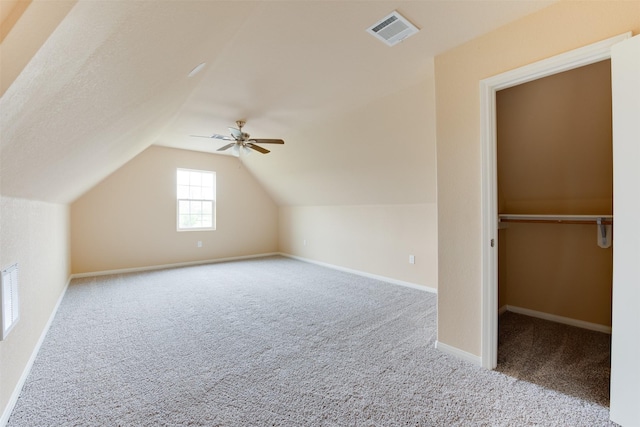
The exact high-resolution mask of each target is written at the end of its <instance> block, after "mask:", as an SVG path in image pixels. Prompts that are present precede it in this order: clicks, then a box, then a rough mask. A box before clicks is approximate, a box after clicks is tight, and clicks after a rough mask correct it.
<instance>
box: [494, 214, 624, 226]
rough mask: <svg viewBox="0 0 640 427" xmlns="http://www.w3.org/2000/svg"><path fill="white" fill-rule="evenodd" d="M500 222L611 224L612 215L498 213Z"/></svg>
mask: <svg viewBox="0 0 640 427" xmlns="http://www.w3.org/2000/svg"><path fill="white" fill-rule="evenodd" d="M498 221H500V222H526V223H554V224H599V225H611V224H613V215H536V214H532V215H527V214H498Z"/></svg>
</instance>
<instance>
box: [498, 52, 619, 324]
mask: <svg viewBox="0 0 640 427" xmlns="http://www.w3.org/2000/svg"><path fill="white" fill-rule="evenodd" d="M496 113H497V132H498V144H497V155H498V207H499V208H498V211H499V213H510V214H572V215H587V214H611V213H612V212H613V158H612V155H613V150H612V132H611V61H609V60H607V61H602V62H598V63H595V64H591V65H588V66H585V67H580V68H577V69H574V70H571V71H567V72H564V73H560V74H555V75H553V76H549V77H546V78H543V79H539V80H535V81H532V82H529V83H526V84H523V85H518V86H515V87H512V88H509V89H505V90H501V91H499V92H498V93H497V95H496ZM596 233H597V227H596V226H595V225H566V224H565V225H558V224H551V225H542V224H508V228H507V229H505V230H502V231H500V233H499V236H498V237H499V247H500V253H499V258H498V265H499V267H500V274H499V276H498V281H499V286H500V296H501V297H502V298H501V299H500V301H499V306H503V305H511V306H516V307H520V308H527V309H531V310H536V311H541V312H544V313H550V314H554V315H558V316H563V317H568V318H572V319H577V320H582V321H586V322H591V323H596V324H600V325H606V326H611V284H612V272H613V250H612V248H608V249H602V248H599V247H598V246H597V244H596Z"/></svg>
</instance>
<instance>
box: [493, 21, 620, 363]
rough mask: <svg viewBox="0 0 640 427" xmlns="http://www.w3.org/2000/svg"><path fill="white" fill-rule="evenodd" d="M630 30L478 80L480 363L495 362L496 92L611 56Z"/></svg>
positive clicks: (496, 332)
mask: <svg viewBox="0 0 640 427" xmlns="http://www.w3.org/2000/svg"><path fill="white" fill-rule="evenodd" d="M630 37H631V32H628V33H625V34H621V35H619V36H616V37H612V38H610V39H606V40H603V41H600V42H598V43H594V44H591V45H589V46H585V47H582V48H579V49H576V50H572V51H570V52H567V53H563V54H560V55H557V56H553V57H551V58H548V59H545V60H542V61H539V62H535V63H533V64H530V65H526V66H524V67H521V68H517V69H515V70H511V71H507V72H505V73H502V74H499V75H497V76H493V77H490V78H488V79H485V80H482V81H481V82H480V126H481V134H480V140H481V147H482V248H481V253H482V336H481V351H482V354H481V361H482V362H481V363H482V366H483V367H485V368H487V369H494V368H495V367H496V366H497V363H498V244H499V243H498V198H497V194H498V193H497V187H498V179H497V177H498V173H497V167H498V165H497V155H496V153H497V139H498V138H497V128H496V124H497V120H496V92H497V91H499V90H501V89H506V88H509V87H512V86H517V85H519V84H522V83H526V82H529V81H532V80H537V79H540V78H543V77H547V76H550V75H552V74H557V73H561V72H563V71H568V70H572V69H574V68H578V67H583V66H585V65H589V64H593V63H595V62H599V61H603V60H605V59H609V58H611V47H612V46H613V45H614V44H616V43H619V42H621V41H623V40H625V39H628V38H630Z"/></svg>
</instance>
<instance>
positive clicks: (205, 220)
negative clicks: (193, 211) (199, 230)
mask: <svg viewBox="0 0 640 427" xmlns="http://www.w3.org/2000/svg"><path fill="white" fill-rule="evenodd" d="M202 226H203V227H213V218H212V217H211V215H205V216H203V217H202Z"/></svg>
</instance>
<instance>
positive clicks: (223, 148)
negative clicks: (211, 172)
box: [216, 142, 236, 151]
mask: <svg viewBox="0 0 640 427" xmlns="http://www.w3.org/2000/svg"><path fill="white" fill-rule="evenodd" d="M234 145H236V143H235V142H232V143H231V144H227V145H225V146H224V147H220V148H218V149H217V150H216V151H224V150H226V149H228V148H231V147H233V146H234Z"/></svg>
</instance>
